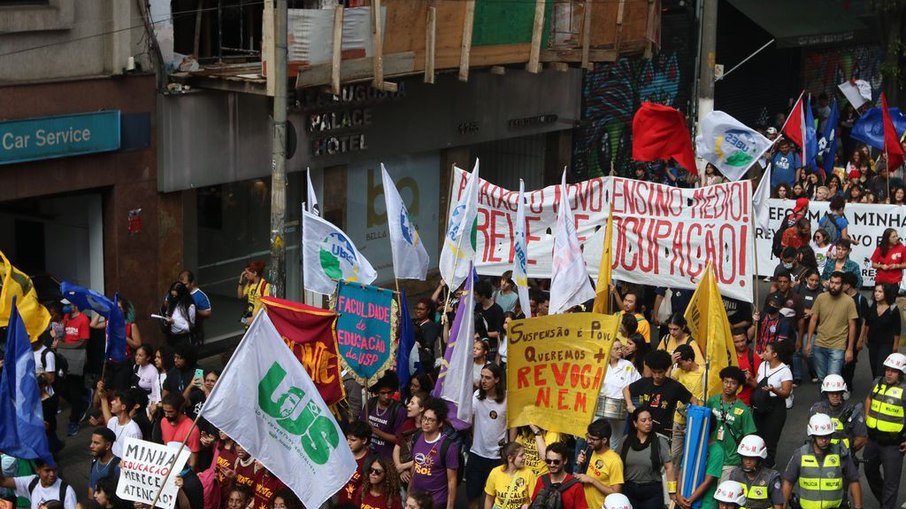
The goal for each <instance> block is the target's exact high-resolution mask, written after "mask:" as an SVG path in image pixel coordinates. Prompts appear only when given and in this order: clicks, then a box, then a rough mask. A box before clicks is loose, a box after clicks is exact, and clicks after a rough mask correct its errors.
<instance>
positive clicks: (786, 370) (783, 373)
mask: <svg viewBox="0 0 906 509" xmlns="http://www.w3.org/2000/svg"><path fill="white" fill-rule="evenodd" d="M764 377H768V385H770V386H771V387H780V384H782V383H783V382H785V381H787V380H789V381H790V382H792V381H793V372H792V371H790V367H789V366H788V365H786V364H783V363H781V364H780V366H777V367H776V368H773V369H772V368H771V367H770V366H768V363H767V362H762V363H761V365H760V366H758V381H759V382H761V381H762V380H763V379H764ZM770 395H771V397H772V398H776V397H777V395H776V394H774V393H773V392H771V393H770Z"/></svg>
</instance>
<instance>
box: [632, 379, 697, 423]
mask: <svg viewBox="0 0 906 509" xmlns="http://www.w3.org/2000/svg"><path fill="white" fill-rule="evenodd" d="M629 394H630V396H632V400H633V403H635V404H636V406H638V407H639V408H643V407H644V408H647V409H648V410H649V411H650V412H651V418H652V419H653V420H654V428H653V431H654V432H655V433H662V434H664V433H665V432H664V430H665V429H672V428H673V413H674V412H675V411H676V404H677V403H678V402H682V403H684V404H687V405H688V404H689V401H690V400H691V399H692V393H691V392H689V390H688V389H686V388H685V387H684V386H683V384H681V383H679V382H677V381H676V380H674V379H672V378H667V379H665V380H664V383H663V385H660V386H657V385H654V380H653V379H651V378H648V377H645V378H642V379H639V380H636V381H635V382H632V383H631V384H629ZM636 402H637V403H636ZM666 434H667V435H669V434H670V433H669V432H667V433H666Z"/></svg>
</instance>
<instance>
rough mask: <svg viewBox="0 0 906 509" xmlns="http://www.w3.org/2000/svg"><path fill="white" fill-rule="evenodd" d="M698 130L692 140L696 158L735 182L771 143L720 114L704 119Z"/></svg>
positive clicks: (707, 116)
mask: <svg viewBox="0 0 906 509" xmlns="http://www.w3.org/2000/svg"><path fill="white" fill-rule="evenodd" d="M699 129H700V134H699V135H698V136H696V137H695V151H696V152H697V155H698V157H701V158H702V159H704V160H705V161H708V162H709V163H711V164H713V165H714V167H715V168H717V169H718V170H720V172H721V173H722V174H723V175H724V176H725V177H727V178H728V179H730V180H732V181H734V182H736V181H737V180H739V179H741V178H742V176H743V175H745V174H746V172H747V171H749V168H751V167H752V165H753V164H755V162H756V161H758V158H759V157H761V155H762V154H764V153H765V152H766V151H767V150H768V149H769V148H771V143H772V142H771V140H769V139H767V138H765V137H764V136H762V135H761V133H759V132H758V131H756V130H754V129H751V128H749V127H747V126H746V125H745V124H743V123H742V122H740V121H739V120H736V119H735V118H733V117H731V116H730V115H727V114H726V113H724V112H722V111H712V112H711V113H708V114H707V115H705V118H704V119H702V123H701V125H700V126H699Z"/></svg>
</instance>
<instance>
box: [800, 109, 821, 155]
mask: <svg viewBox="0 0 906 509" xmlns="http://www.w3.org/2000/svg"><path fill="white" fill-rule="evenodd" d="M815 131H816V129H815V116H814V115H813V114H812V96H811V95H809V96H808V102H807V103H806V105H805V157H806V158H807V159H808V161H802V165H803V166H808V167H809V168H815V167H816V166H815V159H816V158H817V157H818V134H817V133H816V132H815Z"/></svg>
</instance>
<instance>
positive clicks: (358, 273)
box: [302, 210, 377, 295]
mask: <svg viewBox="0 0 906 509" xmlns="http://www.w3.org/2000/svg"><path fill="white" fill-rule="evenodd" d="M302 270H303V273H304V278H305V289H306V290H310V291H313V292H317V293H321V294H324V295H330V294H332V293H333V292H334V290H335V289H336V287H337V284H336V282H337V281H338V280H340V279H342V280H344V281H349V282H354V283H362V284H366V285H368V284H371V283H372V281H374V280H375V279H377V272H375V271H374V267H372V266H371V264H370V263H369V262H368V260H366V259H365V257H364V256H362V253H360V252H359V250H358V249H356V247H355V245H354V244H353V243H352V240H350V238H349V236H348V235H346V233H344V232H343V230H341V229H339V228H337V227H336V226H334V225H332V224H330V223H329V222H327V221H325V220H323V219H321V218H320V217H318V216H316V215H314V214H312V213H310V212H308V211H304V210H303V211H302Z"/></svg>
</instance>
